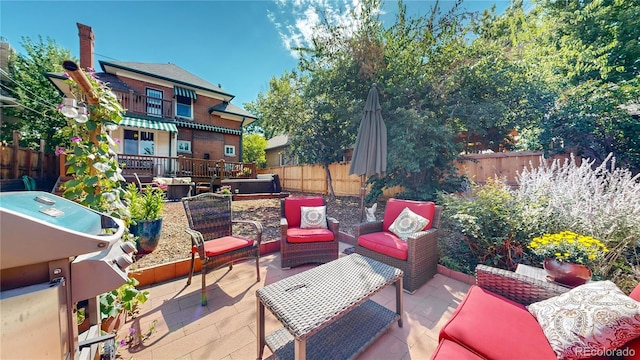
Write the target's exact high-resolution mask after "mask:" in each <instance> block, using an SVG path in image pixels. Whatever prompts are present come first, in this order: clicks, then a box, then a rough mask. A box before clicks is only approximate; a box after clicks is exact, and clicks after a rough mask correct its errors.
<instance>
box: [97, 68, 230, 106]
mask: <svg viewBox="0 0 640 360" xmlns="http://www.w3.org/2000/svg"><path fill="white" fill-rule="evenodd" d="M100 67H101V68H102V71H105V72H109V71H108V69H109V68H110V67H112V68H116V69H122V70H126V71H131V72H134V73H138V74H141V75H145V76H149V77H154V78H157V79H162V80H166V81H171V82H174V83H176V84H182V85H186V86H191V87H195V88H198V89H201V90H206V91H211V92H214V93H218V94H220V95H224V96H227V97H229V100H231V99H233V98H234V96H233V95H232V94H229V93H228V92H225V91H223V90H222V89H221V88H220V87H218V86H215V85H213V84H211V83H209V82H207V81H205V80H203V79H201V78H199V77H197V76H196V75H193V74H192V73H190V72H188V71H186V70H184V69H183V68H181V67H179V66H178V65H175V64H172V63H167V64H159V63H142V62H130V61H103V60H101V61H100Z"/></svg>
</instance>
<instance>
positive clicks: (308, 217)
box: [300, 206, 327, 229]
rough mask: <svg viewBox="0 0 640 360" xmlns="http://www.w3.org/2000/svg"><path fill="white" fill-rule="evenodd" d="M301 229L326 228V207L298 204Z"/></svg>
mask: <svg viewBox="0 0 640 360" xmlns="http://www.w3.org/2000/svg"><path fill="white" fill-rule="evenodd" d="M300 211H301V215H302V216H301V218H300V228H301V229H326V228H327V215H326V214H327V207H326V206H300Z"/></svg>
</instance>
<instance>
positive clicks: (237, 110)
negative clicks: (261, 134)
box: [209, 101, 258, 125]
mask: <svg viewBox="0 0 640 360" xmlns="http://www.w3.org/2000/svg"><path fill="white" fill-rule="evenodd" d="M214 112H222V113H226V114H232V115H238V116H242V117H246V118H250V119H253V120H251V121H249V122H247V123H246V124H250V123H252V122H253V121H254V120H257V119H258V118H257V117H256V116H255V115H253V114H252V113H250V112H248V111H247V110H245V109H243V108H241V107H238V106H235V105H233V104H231V103H228V102H226V101H223V102H221V103H220V104H218V105H215V106H212V107H210V108H209V114H212V113H214ZM246 124H245V125H246Z"/></svg>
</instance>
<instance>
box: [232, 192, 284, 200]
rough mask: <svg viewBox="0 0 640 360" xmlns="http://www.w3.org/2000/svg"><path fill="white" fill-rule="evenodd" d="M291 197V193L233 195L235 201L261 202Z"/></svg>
mask: <svg viewBox="0 0 640 360" xmlns="http://www.w3.org/2000/svg"><path fill="white" fill-rule="evenodd" d="M286 197H289V193H287V192H280V193H255V194H233V198H232V199H233V201H239V200H260V199H282V198H286Z"/></svg>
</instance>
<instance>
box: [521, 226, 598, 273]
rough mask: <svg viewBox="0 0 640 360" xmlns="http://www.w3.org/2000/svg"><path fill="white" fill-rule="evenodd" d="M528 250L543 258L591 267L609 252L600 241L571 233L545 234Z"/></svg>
mask: <svg viewBox="0 0 640 360" xmlns="http://www.w3.org/2000/svg"><path fill="white" fill-rule="evenodd" d="M528 248H529V249H530V250H531V251H532V252H533V253H534V254H535V255H538V256H540V257H542V258H551V259H555V260H558V261H562V262H569V263H574V264H582V265H590V264H592V263H593V262H595V261H596V260H599V259H601V258H602V257H603V256H604V254H606V253H607V252H609V249H607V247H606V246H605V245H604V244H603V243H602V242H601V241H600V240H598V239H595V238H593V237H591V236H586V235H578V234H576V233H574V232H571V231H561V232H559V233H555V234H544V235H542V236H541V237H537V238H534V239H533V240H532V241H531V242H530V243H529V246H528Z"/></svg>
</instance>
